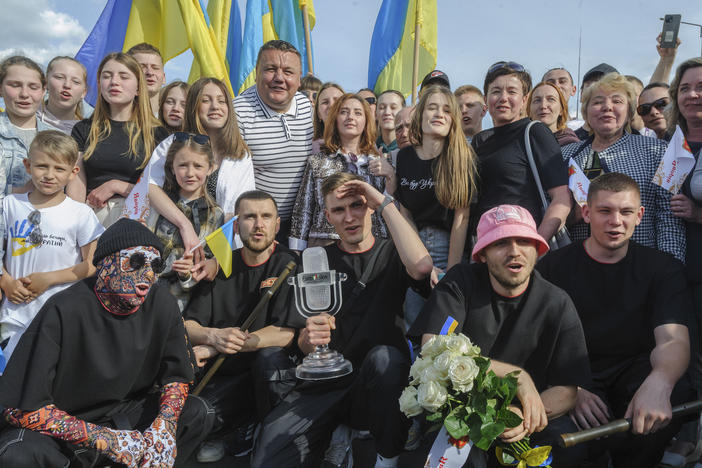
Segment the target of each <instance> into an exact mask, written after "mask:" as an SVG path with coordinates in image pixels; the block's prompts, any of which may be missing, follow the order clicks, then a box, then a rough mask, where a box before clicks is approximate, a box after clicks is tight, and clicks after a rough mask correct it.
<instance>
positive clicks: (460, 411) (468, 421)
mask: <svg viewBox="0 0 702 468" xmlns="http://www.w3.org/2000/svg"><path fill="white" fill-rule="evenodd" d="M489 368H490V360H489V359H488V358H486V357H484V356H481V355H480V348H479V347H477V346H475V345H474V344H473V343H472V342H471V341H470V339H468V337H467V336H465V335H463V334H462V333H459V334H457V335H437V336H434V337H432V338H431V339H430V340H429V341H427V342H426V343H425V344H424V346H422V352H421V356H420V357H418V358H417V359H416V360H415V361H414V364H412V367H411V369H410V378H411V381H410V385H409V386H407V387H406V388H405V389H404V391H403V392H402V395H401V396H400V410H402V412H403V413H405V415H407V417H414V416H418V415H420V414H422V413H426V419H427V420H428V421H432V422H436V423H443V427H444V428H445V430H446V432H447V433H448V435H449V436H450V439H449V442H450V444H452V445H453V446H455V447H457V448H459V449H461V448H463V447H464V446H465V445H466V444H467V443H471V444H472V445H474V446H475V447H477V448H479V449H481V450H484V451H487V450H488V449H489V448H490V447H491V446H492V445H493V443H494V442H495V440H496V439H497V437H498V436H499V435H500V434H502V433H503V432H504V431H505V429H507V428H510V427H516V426H518V425H519V424H520V423H521V422H522V418H521V417H519V416H518V415H517V414H515V413H514V412H513V411H511V410H510V409H509V405H510V404H511V403H512V400H513V399H514V397H515V396H516V394H517V372H513V373H510V374H508V375H506V376H505V377H498V376H497V375H495V373H494V372H493V371H491V370H490V369H489ZM468 441H470V442H468ZM498 445H499V447H498V450H497V455H498V457H499V458H500V461H504V462H505V463H508V464H513V465H518V466H520V467H521V466H547V463H550V456H549V452H550V447H538V448H536V449H532V448H531V447H530V446H529V445H528V441H520V442H516V443H513V444H502V443H500V444H498ZM469 449H470V446H469ZM465 456H466V457H467V454H466V455H465Z"/></svg>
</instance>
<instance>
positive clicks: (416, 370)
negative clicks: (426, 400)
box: [410, 357, 432, 385]
mask: <svg viewBox="0 0 702 468" xmlns="http://www.w3.org/2000/svg"><path fill="white" fill-rule="evenodd" d="M431 365H432V360H431V359H429V358H421V357H418V358H417V359H415V360H414V363H413V364H412V367H410V377H412V382H411V384H412V385H416V384H418V383H419V377H420V376H421V375H422V372H423V371H424V369H426V368H427V367H430V366H431Z"/></svg>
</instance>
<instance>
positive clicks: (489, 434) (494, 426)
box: [473, 423, 505, 450]
mask: <svg viewBox="0 0 702 468" xmlns="http://www.w3.org/2000/svg"><path fill="white" fill-rule="evenodd" d="M504 431H505V425H504V424H501V423H488V424H483V426H482V427H481V428H480V438H479V439H478V441H477V442H475V446H476V447H478V448H479V449H481V450H488V449H489V448H490V445H492V443H493V441H494V440H495V439H496V438H497V436H499V435H500V434H502V433H503V432H504ZM473 441H475V439H473Z"/></svg>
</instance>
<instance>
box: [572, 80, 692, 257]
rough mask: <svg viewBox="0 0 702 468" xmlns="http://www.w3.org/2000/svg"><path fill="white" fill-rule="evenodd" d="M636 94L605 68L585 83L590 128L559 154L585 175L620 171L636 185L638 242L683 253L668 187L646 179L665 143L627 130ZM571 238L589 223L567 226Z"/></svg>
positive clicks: (680, 228)
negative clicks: (601, 74) (638, 196)
mask: <svg viewBox="0 0 702 468" xmlns="http://www.w3.org/2000/svg"><path fill="white" fill-rule="evenodd" d="M635 107H636V96H635V94H634V89H633V87H632V85H631V83H630V82H629V81H628V80H627V79H626V77H624V76H622V75H620V74H618V73H609V74H607V75H605V76H604V77H602V78H601V79H600V80H598V81H596V82H594V83H593V84H591V85H590V86H588V88H587V89H585V91H583V95H582V109H583V117H584V118H585V122H586V123H587V124H588V126H589V127H590V129H591V132H592V134H591V135H590V137H589V138H588V139H587V140H585V141H583V142H582V143H573V144H570V145H567V146H564V147H563V157H564V159H565V160H566V161H567V160H568V158H573V160H574V161H575V162H576V163H577V164H578V165H579V166H580V167H581V168H582V170H583V172H584V173H585V175H587V177H588V178H590V179H593V178H595V177H597V176H598V175H599V174H601V173H603V172H621V173H622V174H626V175H628V176H630V177H631V178H633V179H634V180H635V181H636V182H637V183H638V184H639V187H640V188H641V204H642V205H643V206H644V208H645V211H644V216H643V220H642V221H641V224H640V225H639V226H638V227H637V228H636V231H635V232H634V236H633V237H632V239H633V240H634V241H636V242H638V243H639V244H642V245H645V246H647V247H652V248H655V249H658V250H663V251H665V252H668V253H670V254H672V255H673V256H675V257H676V258H678V259H679V260H681V261H684V259H685V231H684V225H683V222H682V220H681V219H679V218H676V217H675V216H674V215H673V213H672V212H671V209H670V201H671V198H670V197H671V195H670V192H668V191H667V190H665V189H663V188H662V187H660V186H658V185H656V184H654V183H652V182H651V181H652V180H653V177H654V175H655V173H656V169H658V164H659V163H660V160H661V158H662V157H663V154H664V153H665V150H666V147H667V144H666V142H665V141H663V140H659V139H657V138H649V137H643V136H641V135H632V134H631V133H630V129H629V123H628V122H629V121H630V120H631V117H632V116H633V115H634V112H635ZM570 233H571V237H572V238H573V240H582V239H585V238H586V237H588V235H589V228H588V226H587V225H586V224H585V223H584V222H577V223H575V224H574V225H573V226H571V229H570Z"/></svg>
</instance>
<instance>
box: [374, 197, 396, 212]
mask: <svg viewBox="0 0 702 468" xmlns="http://www.w3.org/2000/svg"><path fill="white" fill-rule="evenodd" d="M394 201H395V199H394V198H392V197H391V196H390V195H385V199H384V200H383V203H381V204H380V206H379V207H378V208H376V209H375V212H376V213H377V214H378V216H382V215H383V209H384V208H385V207H386V206H388V205H389V204H390V203H392V202H394Z"/></svg>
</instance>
